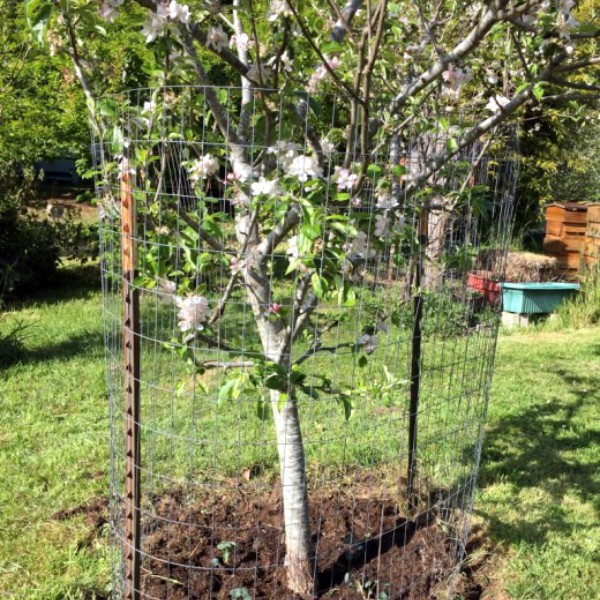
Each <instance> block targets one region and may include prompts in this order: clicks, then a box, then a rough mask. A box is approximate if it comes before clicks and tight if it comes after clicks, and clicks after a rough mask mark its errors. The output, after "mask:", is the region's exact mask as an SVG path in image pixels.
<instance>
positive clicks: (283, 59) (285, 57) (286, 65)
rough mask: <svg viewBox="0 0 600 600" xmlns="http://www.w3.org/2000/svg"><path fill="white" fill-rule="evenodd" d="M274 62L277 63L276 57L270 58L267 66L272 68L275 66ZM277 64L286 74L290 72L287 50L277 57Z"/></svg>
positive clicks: (291, 66)
mask: <svg viewBox="0 0 600 600" xmlns="http://www.w3.org/2000/svg"><path fill="white" fill-rule="evenodd" d="M276 61H277V56H272V57H271V58H270V59H269V60H268V61H267V65H268V66H269V67H271V68H273V67H274V66H275V62H276ZM279 64H280V65H281V66H282V67H283V70H284V71H287V72H288V73H291V72H292V69H293V65H292V59H291V58H290V56H289V54H288V52H287V50H286V51H285V52H284V53H283V54H282V55H281V56H280V57H279Z"/></svg>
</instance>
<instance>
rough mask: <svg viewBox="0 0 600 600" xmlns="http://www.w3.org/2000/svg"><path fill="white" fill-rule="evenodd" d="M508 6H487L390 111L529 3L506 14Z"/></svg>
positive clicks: (501, 1)
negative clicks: (459, 38) (464, 35)
mask: <svg viewBox="0 0 600 600" xmlns="http://www.w3.org/2000/svg"><path fill="white" fill-rule="evenodd" d="M508 4H509V0H498V1H497V2H495V3H494V4H492V5H490V6H488V8H487V9H486V10H485V12H484V13H483V14H482V16H481V18H480V19H479V22H478V23H477V25H475V26H474V27H473V28H472V29H471V31H470V32H469V33H468V34H467V36H466V37H465V38H464V39H463V40H461V41H460V42H459V43H458V44H456V45H455V46H454V48H452V50H450V52H448V54H445V55H444V56H443V57H441V58H440V59H439V60H437V61H436V62H435V63H434V64H433V65H431V67H430V68H429V69H427V71H425V72H424V73H422V74H421V75H420V76H419V77H418V78H417V79H416V80H415V81H413V82H411V83H408V84H406V85H405V86H404V89H403V90H402V91H401V92H400V93H399V94H397V95H396V97H395V98H394V100H393V101H392V103H391V104H390V111H391V112H398V111H399V110H400V109H401V108H402V107H403V106H404V104H405V103H406V101H407V100H408V99H409V98H411V97H413V96H415V95H416V94H417V93H419V92H420V91H421V90H423V89H424V88H426V87H427V86H428V85H429V84H431V83H433V82H434V81H436V80H437V79H438V78H439V77H440V76H441V75H442V73H443V72H444V70H445V69H446V68H447V67H448V65H449V64H450V63H453V62H456V61H459V60H461V59H463V58H464V57H465V56H467V55H468V54H469V53H470V52H472V51H473V50H474V49H475V48H476V47H477V46H478V44H479V43H480V42H481V40H482V39H483V38H484V37H485V36H486V35H487V34H488V33H489V31H490V30H491V29H492V27H493V26H494V25H495V24H496V23H499V22H501V21H503V20H508V18H509V17H510V16H513V15H517V14H523V13H524V12H525V11H526V10H527V9H528V8H529V7H530V4H531V3H530V2H525V3H524V4H523V5H521V6H518V7H516V8H514V9H513V10H512V11H510V12H506V11H505V10H504V9H505V8H506V6H507V5H508Z"/></svg>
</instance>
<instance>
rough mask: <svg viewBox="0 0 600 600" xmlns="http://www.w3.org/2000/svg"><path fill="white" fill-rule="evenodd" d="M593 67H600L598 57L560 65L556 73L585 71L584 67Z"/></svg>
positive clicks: (599, 58)
mask: <svg viewBox="0 0 600 600" xmlns="http://www.w3.org/2000/svg"><path fill="white" fill-rule="evenodd" d="M594 65H600V57H594V58H586V59H584V60H579V61H577V62H573V63H569V64H566V65H561V66H560V67H558V69H557V71H560V72H561V73H568V72H571V71H577V70H578V69H585V68H586V67H592V66H594Z"/></svg>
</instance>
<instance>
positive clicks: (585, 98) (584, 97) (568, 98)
mask: <svg viewBox="0 0 600 600" xmlns="http://www.w3.org/2000/svg"><path fill="white" fill-rule="evenodd" d="M596 100H600V94H577V93H572V94H553V95H550V96H544V97H543V98H542V99H541V101H540V102H543V103H545V104H560V103H561V102H595V101H596Z"/></svg>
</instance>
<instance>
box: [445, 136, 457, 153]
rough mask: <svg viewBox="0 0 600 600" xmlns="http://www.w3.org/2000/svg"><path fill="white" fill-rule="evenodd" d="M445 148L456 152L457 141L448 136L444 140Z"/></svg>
mask: <svg viewBox="0 0 600 600" xmlns="http://www.w3.org/2000/svg"><path fill="white" fill-rule="evenodd" d="M446 149H447V150H448V152H456V151H457V150H458V142H457V141H456V139H455V138H448V141H447V142H446Z"/></svg>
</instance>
